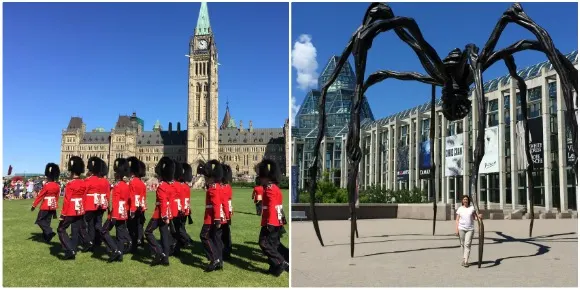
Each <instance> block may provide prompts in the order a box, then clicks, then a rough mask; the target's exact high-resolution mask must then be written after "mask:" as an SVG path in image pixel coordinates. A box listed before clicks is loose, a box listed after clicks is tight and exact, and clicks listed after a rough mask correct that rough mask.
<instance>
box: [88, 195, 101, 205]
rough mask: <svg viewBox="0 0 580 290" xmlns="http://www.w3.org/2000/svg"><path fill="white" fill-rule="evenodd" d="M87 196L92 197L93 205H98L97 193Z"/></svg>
mask: <svg viewBox="0 0 580 290" xmlns="http://www.w3.org/2000/svg"><path fill="white" fill-rule="evenodd" d="M87 195H88V196H92V197H93V203H94V204H99V194H98V193H87Z"/></svg>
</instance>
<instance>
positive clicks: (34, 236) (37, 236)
mask: <svg viewBox="0 0 580 290" xmlns="http://www.w3.org/2000/svg"><path fill="white" fill-rule="evenodd" d="M27 240H32V241H35V242H39V243H41V244H46V245H49V246H50V248H49V252H50V255H52V256H54V257H56V258H58V259H59V260H64V249H63V248H62V246H61V244H60V242H55V240H56V241H58V235H56V236H54V238H52V240H51V241H50V243H47V242H46V241H44V238H43V237H42V233H30V237H29V238H28V239H27Z"/></svg>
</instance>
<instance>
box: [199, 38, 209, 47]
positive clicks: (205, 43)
mask: <svg viewBox="0 0 580 290" xmlns="http://www.w3.org/2000/svg"><path fill="white" fill-rule="evenodd" d="M197 48H199V49H206V48H207V41H205V40H204V39H202V40H200V41H199V42H198V43H197Z"/></svg>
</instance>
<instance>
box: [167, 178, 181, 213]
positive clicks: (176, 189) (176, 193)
mask: <svg viewBox="0 0 580 290" xmlns="http://www.w3.org/2000/svg"><path fill="white" fill-rule="evenodd" d="M171 186H172V187H173V191H172V192H171V196H170V204H171V206H170V210H171V218H174V217H178V216H182V215H180V214H179V212H180V211H182V210H183V205H182V201H181V182H179V181H174V182H173V183H172V184H171Z"/></svg>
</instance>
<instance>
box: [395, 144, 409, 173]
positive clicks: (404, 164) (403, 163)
mask: <svg viewBox="0 0 580 290" xmlns="http://www.w3.org/2000/svg"><path fill="white" fill-rule="evenodd" d="M408 179H409V146H407V145H405V146H398V147H397V181H402V180H408Z"/></svg>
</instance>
